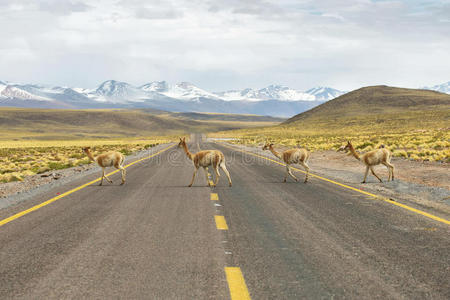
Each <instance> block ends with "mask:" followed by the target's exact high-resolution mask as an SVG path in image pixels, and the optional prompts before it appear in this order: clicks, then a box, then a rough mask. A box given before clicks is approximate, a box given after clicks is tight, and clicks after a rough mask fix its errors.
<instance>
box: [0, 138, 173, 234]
mask: <svg viewBox="0 0 450 300" xmlns="http://www.w3.org/2000/svg"><path fill="white" fill-rule="evenodd" d="M175 145H176V144H173V145H171V146H168V147H166V148H164V149H162V150H161V151H158V152H156V153H154V154H152V155H150V156H147V157H144V158H141V159H138V160H136V161H134V162H132V163H129V164H127V165H126V166H124V168H128V167H130V166H132V165H134V164H137V163H138V162H141V161H143V160H146V159H150V158H152V157H154V156H156V155H158V154H160V153H162V152H164V151H166V150H168V149H170V148H172V147H174V146H175ZM117 172H119V170H115V171H113V172H110V173H108V174H107V176H109V175H112V174H115V173H117ZM100 180H101V177H99V178H97V179H94V180H92V181H89V182H88V183H85V184H83V185H80V186H79V187H76V188H73V189H71V190H69V191H67V192H65V193H63V194H61V195H58V196H56V197H53V198H51V199H50V200H47V201H45V202H42V203H41V204H38V205H35V206H33V207H31V208H29V209H27V210H24V211H21V212H19V213H17V214H15V215H12V216H11V217H8V218H6V219H3V220H0V227H1V226H3V225H5V224H7V223H9V222H11V221H14V220H16V219H18V218H20V217H23V216H24V215H27V214H29V213H31V212H33V211H35V210H38V209H39V208H41V207H44V206H47V205H49V204H50V203H53V202H55V201H56V200H59V199H61V198H63V197H65V196H67V195H70V194H72V193H75V192H76V191H79V190H81V189H84V188H85V187H87V186H89V185H91V184H93V183H96V182H98V181H100Z"/></svg>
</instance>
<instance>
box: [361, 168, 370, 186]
mask: <svg viewBox="0 0 450 300" xmlns="http://www.w3.org/2000/svg"><path fill="white" fill-rule="evenodd" d="M367 174H369V166H366V173H365V174H364V180H363V181H362V182H361V183H366V178H367Z"/></svg>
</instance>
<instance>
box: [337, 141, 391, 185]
mask: <svg viewBox="0 0 450 300" xmlns="http://www.w3.org/2000/svg"><path fill="white" fill-rule="evenodd" d="M344 150H346V151H347V150H349V151H350V153H351V154H352V155H353V156H354V157H355V158H356V159H357V160H359V161H361V162H363V163H364V164H365V165H366V173H365V174H364V180H363V181H362V183H366V178H367V174H368V173H369V169H370V171H371V172H372V174H373V176H375V177H376V178H378V180H379V181H380V182H383V181H382V180H381V178H380V177H378V176H377V174H375V172H374V170H373V166H376V165H379V164H383V165H385V166H386V167H387V168H388V172H389V177H388V181H389V180H394V166H393V165H392V164H391V157H392V154H391V152H390V151H389V150H388V149H386V148H385V147H384V145H381V146H380V148H379V149H376V150H373V151H369V152H367V153H364V154H361V155H360V154H358V152H356V150H355V148H353V145H352V143H350V141H348V142H347V145H346V146H345V147H344Z"/></svg>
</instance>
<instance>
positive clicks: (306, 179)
mask: <svg viewBox="0 0 450 300" xmlns="http://www.w3.org/2000/svg"><path fill="white" fill-rule="evenodd" d="M298 163H299V164H300V165H302V166H303V168H305V170H306V177H305V183H306V182H307V181H308V176H309V166H308V165H307V164H306V162H303V161H299V162H298Z"/></svg>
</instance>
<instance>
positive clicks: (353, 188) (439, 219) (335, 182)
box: [221, 143, 450, 225]
mask: <svg viewBox="0 0 450 300" xmlns="http://www.w3.org/2000/svg"><path fill="white" fill-rule="evenodd" d="M221 145H223V146H224V147H226V148H229V149H233V150H236V151H239V152H243V153H247V154H250V155H253V156H256V157H259V158H263V159H266V160H269V161H271V162H274V163H276V164H279V165H281V166H286V164H284V163H281V162H279V161H276V160H274V159H271V158H268V157H265V156H262V155H259V154H255V153H252V152H249V151H245V150H241V149H237V148H234V147H230V146H228V145H225V144H223V143H221ZM291 168H292V169H294V170H296V171H299V172H302V173H306V172H305V171H303V170H300V169H297V168H294V167H291ZM309 176H311V177H315V178H318V179H321V180H323V181H327V182H330V183H333V184H335V185H338V186H341V187H343V188H346V189H350V190H353V191H355V192H358V193H361V194H364V195H367V196H370V197H372V198H375V199H378V200H382V201H384V202H387V203H390V204H392V205H395V206H398V207H401V208H404V209H406V210H409V211H412V212H414V213H416V214H419V215H422V216H425V217H427V218H430V219H433V220H435V221H438V222H441V223H444V224H447V225H450V221H449V220H446V219H444V218H440V217H438V216H435V215H432V214H429V213H427V212H424V211H422V210H419V209H416V208H414V207H411V206H408V205H405V204H402V203H398V202H395V201H392V200H391V199H388V198H386V197H382V196H379V195H375V194H372V193H369V192H366V191H363V190H360V189H358V188H355V187H352V186H349V185H346V184H343V183H340V182H337V181H334V180H331V179H328V178H325V177H322V176H319V175H315V174H311V173H309Z"/></svg>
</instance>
